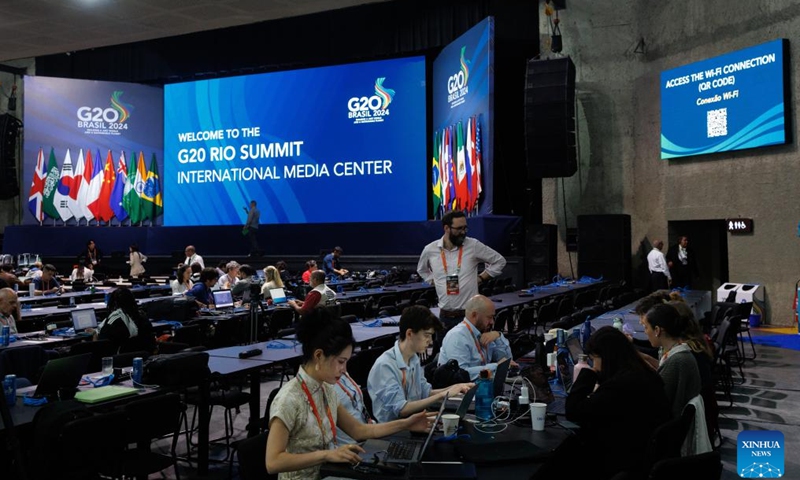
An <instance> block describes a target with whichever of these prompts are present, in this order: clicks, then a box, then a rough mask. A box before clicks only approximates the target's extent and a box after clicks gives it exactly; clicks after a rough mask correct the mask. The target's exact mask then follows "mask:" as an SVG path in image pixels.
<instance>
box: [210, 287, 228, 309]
mask: <svg viewBox="0 0 800 480" xmlns="http://www.w3.org/2000/svg"><path fill="white" fill-rule="evenodd" d="M211 294H212V295H213V296H214V305H215V306H216V307H217V308H228V307H232V306H233V295H231V291H230V290H217V291H214V292H211Z"/></svg>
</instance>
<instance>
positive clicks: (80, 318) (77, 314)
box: [72, 308, 97, 332]
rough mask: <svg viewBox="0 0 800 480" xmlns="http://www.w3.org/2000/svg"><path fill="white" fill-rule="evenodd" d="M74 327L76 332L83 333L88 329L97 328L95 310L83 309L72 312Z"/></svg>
mask: <svg viewBox="0 0 800 480" xmlns="http://www.w3.org/2000/svg"><path fill="white" fill-rule="evenodd" d="M72 327H73V328H74V329H75V331H76V332H82V331H84V330H86V329H87V328H97V317H96V316H95V314H94V309H93V308H81V309H80V310H73V311H72Z"/></svg>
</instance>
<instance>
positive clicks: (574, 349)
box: [567, 337, 583, 363]
mask: <svg viewBox="0 0 800 480" xmlns="http://www.w3.org/2000/svg"><path fill="white" fill-rule="evenodd" d="M567 348H568V349H569V354H570V356H571V357H572V361H573V362H574V363H578V355H583V347H582V346H581V341H580V340H578V339H577V338H575V337H570V338H568V339H567Z"/></svg>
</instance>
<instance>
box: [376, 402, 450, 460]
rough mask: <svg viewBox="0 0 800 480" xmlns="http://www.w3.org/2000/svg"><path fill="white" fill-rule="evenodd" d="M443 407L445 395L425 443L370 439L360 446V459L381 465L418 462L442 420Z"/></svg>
mask: <svg viewBox="0 0 800 480" xmlns="http://www.w3.org/2000/svg"><path fill="white" fill-rule="evenodd" d="M445 405H447V395H445V397H444V399H443V400H442V404H441V406H439V413H438V414H436V421H434V422H433V426H432V427H431V429H430V431H429V432H428V437H427V438H426V439H425V443H420V442H418V441H416V440H409V439H398V440H379V439H370V440H367V441H366V442H364V444H363V445H361V448H363V449H364V453H363V454H361V458H363V459H364V461H365V462H367V463H370V462H375V460H377V461H380V462H383V463H405V464H410V463H416V462H419V461H420V460H421V459H422V455H423V454H424V453H425V449H427V448H428V445H429V444H430V443H431V437H433V432H434V430H436V425H437V424H438V423H439V420H441V418H442V413H444V406H445Z"/></svg>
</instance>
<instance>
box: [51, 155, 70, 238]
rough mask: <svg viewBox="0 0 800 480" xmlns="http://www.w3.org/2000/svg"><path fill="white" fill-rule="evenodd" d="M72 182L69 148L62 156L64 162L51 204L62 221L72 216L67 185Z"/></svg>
mask: <svg viewBox="0 0 800 480" xmlns="http://www.w3.org/2000/svg"><path fill="white" fill-rule="evenodd" d="M71 183H72V158H71V157H70V156H69V150H67V154H66V155H65V156H64V163H63V164H62V165H61V176H59V179H58V187H57V188H56V193H55V195H54V196H53V206H54V207H55V209H56V211H57V212H58V216H59V218H61V221H62V222H66V221H67V220H69V219H70V218H72V216H73V215H72V210H70V209H69V185H70V184H71Z"/></svg>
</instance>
